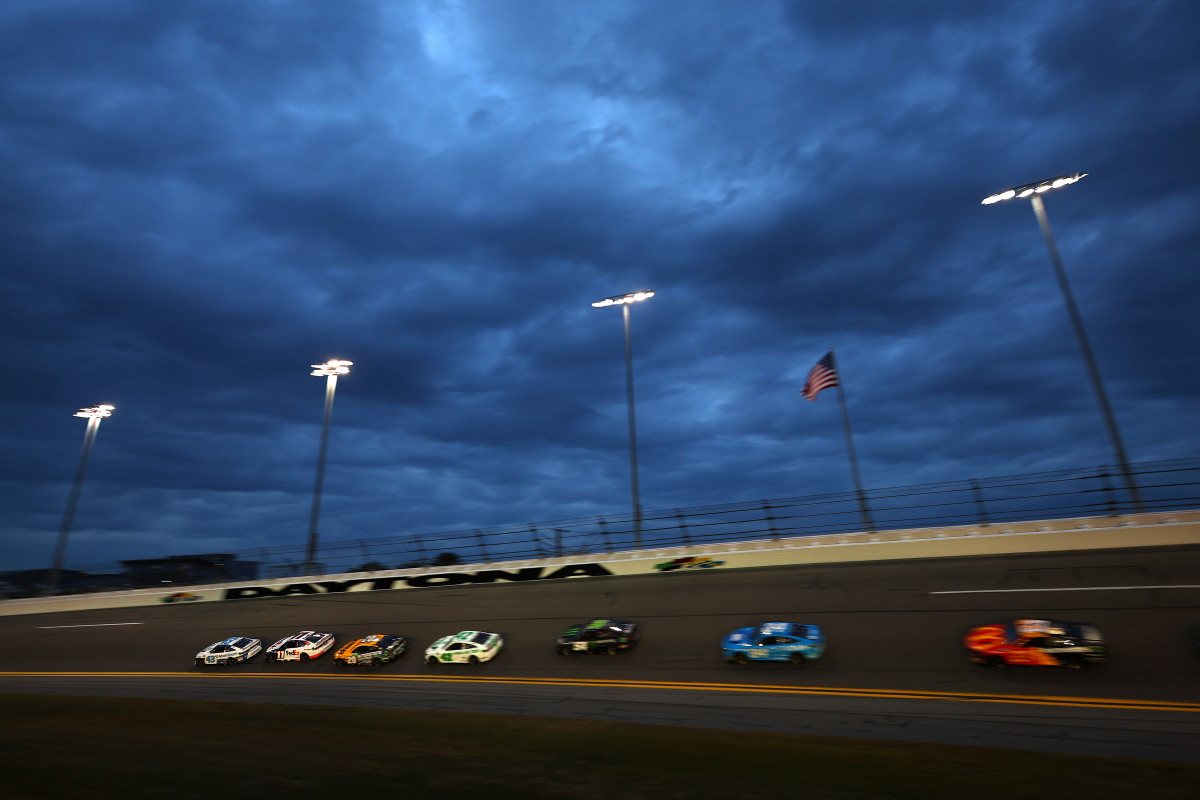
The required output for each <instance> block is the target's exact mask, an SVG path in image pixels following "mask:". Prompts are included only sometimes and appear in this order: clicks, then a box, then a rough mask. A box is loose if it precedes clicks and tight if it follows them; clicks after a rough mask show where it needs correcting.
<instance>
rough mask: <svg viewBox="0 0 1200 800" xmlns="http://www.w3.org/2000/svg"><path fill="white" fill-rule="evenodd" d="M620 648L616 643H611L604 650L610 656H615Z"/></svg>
mask: <svg viewBox="0 0 1200 800" xmlns="http://www.w3.org/2000/svg"><path fill="white" fill-rule="evenodd" d="M619 649H620V648H619V647H617V646H616V645H615V644H610V645H609V646H608V648H607V649H606V650H605V651H604V652H606V653H608V654H609V655H610V656H615V655H616V654H617V651H618V650H619Z"/></svg>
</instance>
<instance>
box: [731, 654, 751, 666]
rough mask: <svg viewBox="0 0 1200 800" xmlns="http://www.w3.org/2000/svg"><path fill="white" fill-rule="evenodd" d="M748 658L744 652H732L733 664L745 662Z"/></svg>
mask: <svg viewBox="0 0 1200 800" xmlns="http://www.w3.org/2000/svg"><path fill="white" fill-rule="evenodd" d="M748 660H749V659H747V658H746V654H745V653H734V654H733V663H735V664H745V663H746V662H747V661H748Z"/></svg>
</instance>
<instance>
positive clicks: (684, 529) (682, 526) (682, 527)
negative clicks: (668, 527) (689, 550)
mask: <svg viewBox="0 0 1200 800" xmlns="http://www.w3.org/2000/svg"><path fill="white" fill-rule="evenodd" d="M675 519H677V520H679V532H680V534H681V535H682V536H683V543H684V544H686V545H687V546H688V547H691V546H692V537H690V536H688V526H687V522H685V521H684V519H683V512H682V511H680V510H679V509H678V508H677V509H675Z"/></svg>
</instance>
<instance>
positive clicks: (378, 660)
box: [371, 658, 383, 669]
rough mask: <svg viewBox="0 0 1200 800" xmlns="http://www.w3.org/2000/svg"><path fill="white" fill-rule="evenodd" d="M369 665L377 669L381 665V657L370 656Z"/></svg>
mask: <svg viewBox="0 0 1200 800" xmlns="http://www.w3.org/2000/svg"><path fill="white" fill-rule="evenodd" d="M371 666H372V667H375V668H376V669H379V668H380V667H382V666H383V659H382V658H372V659H371Z"/></svg>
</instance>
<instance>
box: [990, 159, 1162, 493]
mask: <svg viewBox="0 0 1200 800" xmlns="http://www.w3.org/2000/svg"><path fill="white" fill-rule="evenodd" d="M1085 177H1087V173H1086V172H1076V173H1075V174H1073V175H1059V176H1058V177H1057V178H1049V179H1047V180H1044V181H1038V182H1036V183H1027V184H1025V185H1024V186H1016V187H1014V188H1012V189H1006V190H1004V191H1003V192H997V193H996V194H992V195H988V196H987V197H985V198H983V202H982V205H985V206H989V205H991V204H993V203H999V202H1001V201H1003V200H1012V199H1013V198H1017V199H1021V198H1025V197H1028V198H1029V202H1030V203H1031V204H1032V205H1033V213H1034V216H1036V217H1037V221H1038V227H1039V228H1041V231H1042V238H1043V239H1044V240H1045V242H1046V250H1048V251H1049V253H1050V263H1051V264H1052V265H1053V266H1054V275H1055V277H1056V278H1057V279H1058V288H1059V289H1060V290H1062V296H1063V302H1064V303H1065V304H1066V306H1067V313H1068V314H1069V315H1070V317H1071V326H1072V327H1073V328H1074V330H1075V339H1076V341H1078V342H1079V350H1080V352H1081V353H1082V354H1083V361H1084V364H1085V365H1086V366H1087V371H1088V377H1089V378H1090V379H1091V381H1092V389H1093V390H1094V391H1095V393H1096V399H1097V400H1098V401H1099V403H1100V412H1101V413H1102V414H1103V415H1104V424H1105V425H1106V426H1107V428H1108V436H1109V438H1110V439H1111V440H1112V446H1113V450H1114V451H1115V453H1116V456H1117V463H1118V465H1119V467H1120V469H1121V474H1122V475H1123V476H1124V477H1125V485H1126V487H1127V488H1128V489H1129V496H1130V497H1131V498H1132V499H1133V506H1134V509H1135V510H1136V511H1141V510H1142V508H1143V506H1142V494H1141V492H1140V491H1139V490H1138V485H1137V481H1136V480H1135V479H1134V477H1133V470H1132V469H1131V468H1130V466H1129V457H1128V456H1127V455H1126V454H1125V444H1124V442H1122V441H1121V432H1120V430H1119V429H1118V428H1117V420H1116V417H1115V416H1114V415H1113V411H1112V406H1111V405H1110V404H1109V402H1108V393H1107V392H1105V391H1104V382H1103V381H1102V380H1101V379H1100V370H1099V368H1098V367H1097V366H1096V359H1095V356H1093V355H1092V346H1091V345H1090V344H1089V343H1088V337H1087V332H1086V331H1085V330H1084V327H1083V319H1082V318H1081V317H1080V316H1079V308H1078V307H1077V306H1076V305H1075V295H1074V294H1073V293H1072V292H1071V284H1070V283H1068V282H1067V273H1066V270H1064V269H1063V264H1062V257H1061V256H1059V254H1058V245H1057V244H1056V243H1055V241H1054V234H1053V232H1052V231H1051V230H1050V220H1049V219H1047V217H1046V206H1045V204H1044V203H1043V202H1042V195H1043V194H1045V193H1046V192H1048V191H1050V190H1051V189H1060V188H1062V187H1063V186H1070V185H1071V184H1072V183H1076V182H1077V181H1079V180H1081V179H1082V178H1085Z"/></svg>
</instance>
